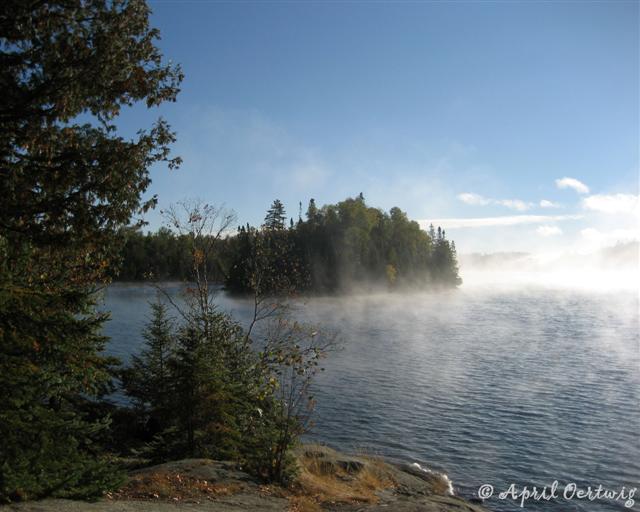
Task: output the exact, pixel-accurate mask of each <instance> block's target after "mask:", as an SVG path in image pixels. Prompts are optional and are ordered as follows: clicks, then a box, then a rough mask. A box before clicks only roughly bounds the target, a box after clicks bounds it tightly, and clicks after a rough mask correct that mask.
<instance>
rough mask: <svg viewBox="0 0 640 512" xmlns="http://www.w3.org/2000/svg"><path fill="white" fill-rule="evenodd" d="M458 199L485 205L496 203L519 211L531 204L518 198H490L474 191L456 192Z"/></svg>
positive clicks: (526, 208) (467, 202)
mask: <svg viewBox="0 0 640 512" xmlns="http://www.w3.org/2000/svg"><path fill="white" fill-rule="evenodd" d="M458 199H459V200H460V201H462V202H463V203H466V204H470V205H475V206H487V205H490V204H497V205H500V206H506V207H507V208H509V209H511V210H517V211H519V212H523V211H526V210H528V209H529V208H531V207H532V206H533V204H532V203H526V202H524V201H522V200H520V199H491V198H488V197H484V196H481V195H480V194H476V193H474V192H463V193H462V194H458Z"/></svg>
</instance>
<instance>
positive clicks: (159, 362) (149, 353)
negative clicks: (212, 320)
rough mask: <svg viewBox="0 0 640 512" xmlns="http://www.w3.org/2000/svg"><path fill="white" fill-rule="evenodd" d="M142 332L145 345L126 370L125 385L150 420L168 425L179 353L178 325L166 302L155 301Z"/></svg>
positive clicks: (124, 373) (124, 374)
mask: <svg viewBox="0 0 640 512" xmlns="http://www.w3.org/2000/svg"><path fill="white" fill-rule="evenodd" d="M142 334H143V337H144V339H145V348H144V349H143V350H142V352H141V353H140V355H136V356H133V357H132V359H131V365H130V367H129V368H128V369H127V370H125V371H124V372H123V378H122V380H123V387H124V389H125V391H126V392H127V394H128V395H129V396H130V397H132V398H133V399H134V400H135V402H136V404H137V407H138V408H139V409H140V410H141V411H142V412H143V415H144V416H145V418H146V419H147V420H148V421H150V422H152V423H153V424H165V423H166V422H167V421H168V419H169V417H170V416H171V414H172V410H171V409H172V403H171V402H172V400H171V395H172V382H173V380H172V375H171V368H172V365H173V364H174V360H175V355H176V339H175V336H176V334H175V328H174V325H173V320H172V319H171V318H170V317H169V315H168V311H167V306H166V305H165V304H163V303H162V302H156V303H152V304H151V319H150V320H149V323H148V324H147V325H146V327H145V330H144V331H143V333H142Z"/></svg>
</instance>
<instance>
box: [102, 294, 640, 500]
mask: <svg viewBox="0 0 640 512" xmlns="http://www.w3.org/2000/svg"><path fill="white" fill-rule="evenodd" d="M173 289H174V290H176V289H177V288H176V286H175V285H174V287H173ZM155 295H156V292H155V291H154V290H153V289H151V288H149V287H145V286H141V285H114V286H112V287H110V288H109V289H108V290H107V293H106V298H105V303H106V308H108V309H109V310H111V311H112V320H111V322H110V323H109V324H108V326H107V328H106V333H107V334H108V335H109V336H111V338H112V340H111V343H110V346H109V352H110V353H112V354H115V355H118V356H121V357H123V358H124V359H126V357H127V356H128V355H129V354H131V353H132V352H135V351H137V350H138V349H139V347H140V345H141V343H142V338H141V336H140V331H141V329H142V327H143V325H144V323H145V321H146V318H147V315H148V305H147V302H148V301H149V300H154V297H155ZM219 299H220V304H221V307H222V308H224V309H227V310H229V311H232V312H234V313H235V314H236V315H238V317H240V318H243V317H244V316H245V315H246V311H247V306H248V304H246V303H245V302H243V301H239V300H233V299H230V298H228V297H225V296H224V295H221V296H220V297H219ZM298 314H299V315H300V316H301V317H302V318H305V319H307V320H310V321H313V322H317V323H319V324H321V325H326V326H328V327H330V328H332V329H336V330H338V331H339V333H340V336H341V339H342V348H341V350H339V351H337V352H335V353H333V354H331V355H330V357H329V358H328V359H327V360H326V362H325V367H326V371H325V372H324V373H322V374H321V375H320V377H319V378H318V381H317V384H318V385H317V389H316V391H315V396H316V398H317V401H318V405H317V410H316V415H315V427H314V432H313V433H312V434H311V436H310V438H311V439H313V440H316V441H322V442H326V443H328V444H330V445H332V446H334V447H336V448H339V449H343V450H357V449H366V450H368V451H370V452H374V453H379V454H382V455H385V456H388V457H391V458H394V459H399V460H403V461H408V462H418V463H420V464H421V465H423V466H428V467H431V468H434V469H437V470H439V471H443V472H445V473H446V474H447V475H448V476H449V477H450V478H451V479H452V481H453V484H454V487H455V491H456V494H459V495H462V496H465V497H471V496H474V495H475V494H476V493H477V491H478V488H479V486H481V485H482V484H490V485H492V486H493V487H494V488H495V492H496V495H497V493H498V492H500V491H506V490H507V489H508V488H509V486H510V484H512V483H513V484H516V485H517V488H518V490H522V488H523V486H525V485H526V486H529V488H531V487H532V486H534V485H535V486H538V487H539V488H540V487H543V486H545V485H547V486H550V485H551V484H552V483H553V481H554V480H558V481H559V483H560V488H559V491H558V493H559V494H560V495H562V493H563V488H564V486H565V485H566V484H568V483H572V482H574V483H576V484H577V486H578V488H579V489H584V490H586V489H587V487H588V486H591V487H592V488H596V487H597V486H598V485H599V484H601V485H602V486H603V487H605V488H607V489H610V490H613V491H616V492H619V491H620V490H621V489H622V487H623V486H625V487H626V490H628V489H629V487H638V486H640V482H639V480H640V437H639V434H638V433H639V431H640V386H639V384H640V345H639V344H640V334H639V323H638V322H639V317H638V293H637V290H636V291H621V290H617V291H615V292H610V293H605V292H594V291H588V290H581V291H578V290H566V289H565V290H562V289H545V288H532V287H529V288H521V289H490V288H484V287H477V288H474V287H471V288H469V287H462V288H461V289H460V290H457V291H452V292H446V293H437V294H413V295H388V294H380V295H374V296H356V297H345V298H339V299H336V298H315V299H311V300H309V301H307V302H306V303H305V304H301V305H299V307H298ZM496 495H494V496H493V497H492V498H491V499H489V500H488V501H486V502H485V504H486V505H487V506H488V507H489V508H491V509H493V510H497V511H512V510H518V509H519V505H520V501H519V500H514V499H511V498H508V499H504V500H500V499H498V498H497V497H496ZM639 499H640V496H636V497H634V500H635V501H636V504H635V505H634V507H633V509H634V510H638V508H639V507H640V506H639V505H638V503H637V501H638V500H639ZM624 503H625V500H624V499H623V500H603V499H597V500H595V501H589V500H588V499H581V500H578V499H577V498H575V496H574V498H573V499H572V500H566V501H565V500H560V501H558V502H555V503H553V502H552V503H549V502H546V501H540V502H536V501H534V500H533V499H529V500H528V501H526V502H525V509H526V510H540V511H541V510H548V511H557V512H559V511H601V510H625V509H626V508H625V505H624Z"/></svg>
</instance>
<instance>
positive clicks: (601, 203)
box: [582, 194, 640, 215]
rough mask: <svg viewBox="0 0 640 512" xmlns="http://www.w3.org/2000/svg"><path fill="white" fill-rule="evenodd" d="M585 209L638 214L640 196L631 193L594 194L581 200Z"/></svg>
mask: <svg viewBox="0 0 640 512" xmlns="http://www.w3.org/2000/svg"><path fill="white" fill-rule="evenodd" d="M582 206H583V208H585V209H586V210H593V211H596V212H601V213H608V214H630V215H640V196H636V195H633V194H594V195H592V196H588V197H585V198H584V199H583V200H582Z"/></svg>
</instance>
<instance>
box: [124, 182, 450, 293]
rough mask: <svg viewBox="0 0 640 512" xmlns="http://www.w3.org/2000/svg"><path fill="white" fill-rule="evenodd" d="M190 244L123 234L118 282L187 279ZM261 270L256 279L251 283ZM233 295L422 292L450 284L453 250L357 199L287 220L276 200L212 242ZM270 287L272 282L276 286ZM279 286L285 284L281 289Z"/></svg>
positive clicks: (214, 267)
mask: <svg viewBox="0 0 640 512" xmlns="http://www.w3.org/2000/svg"><path fill="white" fill-rule="evenodd" d="M191 261H192V254H191V250H190V248H189V240H188V238H187V237H185V236H184V235H180V234H177V233H174V232H173V231H171V230H170V229H168V228H160V229H159V230H158V231H157V232H155V233H148V234H143V233H142V232H141V231H139V230H129V231H128V232H127V233H126V243H125V246H124V250H123V253H122V269H121V271H120V273H119V275H118V277H117V278H118V279H119V280H123V281H127V280H141V279H148V278H153V279H156V280H167V279H176V280H186V279H189V278H190V276H191V266H190V265H191ZM256 265H260V267H261V268H262V269H264V271H263V272H262V273H261V276H262V277H261V282H260V283H256V282H252V276H253V275H254V274H255V273H254V271H253V269H254V268H255V266H256ZM207 271H208V273H209V275H210V276H211V278H212V279H213V280H214V281H216V282H218V283H220V284H222V283H224V285H225V286H226V287H227V289H229V290H230V291H233V292H239V293H245V292H254V291H256V289H258V288H259V291H260V292H261V293H269V292H277V291H281V289H282V287H283V286H284V287H288V288H291V289H295V290H297V291H307V292H319V293H322V292H335V291H341V290H345V289H348V288H349V287H351V286H364V285H369V284H372V285H384V286H387V287H390V288H394V287H406V286H412V287H419V288H422V289H424V288H429V287H438V286H445V287H450V286H456V285H458V284H460V283H461V279H460V277H459V275H458V262H457V255H456V247H455V243H454V242H453V241H450V240H448V239H447V238H446V233H445V231H444V230H442V229H441V228H439V227H438V228H437V229H436V228H434V227H433V226H430V228H429V231H424V230H422V229H421V228H420V226H419V224H418V223H417V222H415V221H411V220H409V219H408V218H407V215H406V213H404V212H403V211H402V210H400V209H399V208H392V209H391V210H390V211H389V212H388V213H387V212H384V211H382V210H380V209H378V208H372V207H370V206H367V204H366V202H365V200H364V197H363V196H362V194H360V195H359V196H357V197H356V198H348V199H346V200H344V201H341V202H339V203H337V204H329V205H325V206H323V207H321V208H318V207H317V206H316V203H315V201H314V200H313V199H311V200H310V201H309V205H308V207H307V210H306V214H305V216H304V218H303V216H302V204H300V213H299V214H298V218H297V219H296V220H294V219H293V218H291V217H288V216H287V213H286V211H285V208H284V206H283V204H282V203H281V202H280V201H279V200H275V201H274V202H273V204H272V206H271V208H270V209H269V210H268V212H267V214H266V216H265V220H264V224H263V225H262V226H260V227H253V226H250V225H248V224H247V225H243V226H241V227H239V228H238V229H237V232H236V233H234V234H233V235H229V236H227V237H225V238H223V239H222V240H220V243H219V245H218V249H217V254H216V257H215V258H212V260H211V261H210V262H209V268H208V269H207ZM276 283H277V285H276ZM283 283H284V284H283Z"/></svg>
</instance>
